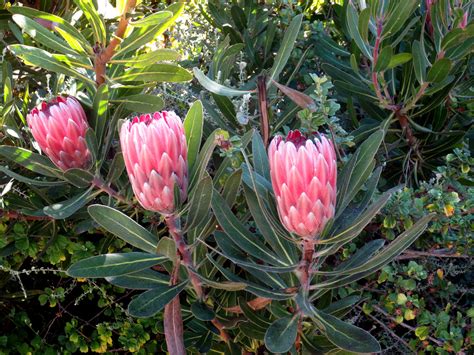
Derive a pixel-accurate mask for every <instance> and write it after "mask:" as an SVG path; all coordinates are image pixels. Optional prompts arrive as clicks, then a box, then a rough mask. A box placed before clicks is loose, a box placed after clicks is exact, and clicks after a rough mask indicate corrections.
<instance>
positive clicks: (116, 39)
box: [94, 0, 137, 86]
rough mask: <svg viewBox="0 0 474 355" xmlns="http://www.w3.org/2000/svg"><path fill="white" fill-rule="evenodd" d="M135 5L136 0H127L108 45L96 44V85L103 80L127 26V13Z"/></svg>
mask: <svg viewBox="0 0 474 355" xmlns="http://www.w3.org/2000/svg"><path fill="white" fill-rule="evenodd" d="M136 5H137V0H127V2H126V4H125V6H124V8H123V13H122V15H121V17H120V21H119V23H118V26H117V30H116V31H115V34H114V35H113V36H112V39H111V40H110V43H109V45H108V46H107V47H106V48H105V49H104V48H103V47H102V44H101V43H99V44H98V47H97V50H96V56H95V59H94V71H95V81H96V84H97V86H100V85H101V84H103V83H104V82H105V71H106V67H107V63H108V62H109V61H110V59H111V58H112V57H113V55H114V54H115V49H116V48H117V46H118V45H119V44H120V42H121V41H122V39H123V36H124V35H125V31H126V30H127V27H128V18H127V14H128V13H129V12H130V11H131V10H133V9H134V8H135V6H136Z"/></svg>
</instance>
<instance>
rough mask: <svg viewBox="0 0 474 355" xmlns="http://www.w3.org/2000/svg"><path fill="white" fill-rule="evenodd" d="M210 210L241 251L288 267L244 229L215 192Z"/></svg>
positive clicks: (270, 262)
mask: <svg viewBox="0 0 474 355" xmlns="http://www.w3.org/2000/svg"><path fill="white" fill-rule="evenodd" d="M212 209H213V211H214V214H215V216H216V218H217V221H218V222H219V225H220V226H221V227H222V228H223V229H224V231H225V232H226V234H227V236H228V237H229V238H230V239H232V241H233V242H234V243H235V244H236V245H238V246H239V247H240V248H242V250H244V251H246V252H247V253H249V254H250V255H252V256H254V257H256V258H258V259H261V260H263V261H265V262H267V263H269V264H270V265H272V264H273V265H280V266H288V265H285V264H284V263H283V262H282V261H281V259H280V258H279V257H277V256H276V255H275V254H274V253H273V252H272V251H270V250H269V249H268V248H267V247H266V246H265V245H264V244H263V243H262V242H261V241H260V240H259V239H258V238H257V237H256V236H255V235H253V234H252V233H250V232H249V231H248V230H247V229H246V228H245V226H244V225H243V224H242V223H241V222H240V221H239V220H238V219H237V217H236V216H234V214H233V213H232V211H231V209H230V208H229V206H227V204H226V203H225V200H224V199H223V198H222V196H221V195H220V194H219V193H218V192H217V191H215V192H214V193H213V195H212Z"/></svg>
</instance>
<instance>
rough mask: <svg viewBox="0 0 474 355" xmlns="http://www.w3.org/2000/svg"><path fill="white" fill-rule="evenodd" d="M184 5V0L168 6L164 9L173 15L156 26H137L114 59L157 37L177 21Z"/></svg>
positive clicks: (120, 57)
mask: <svg viewBox="0 0 474 355" xmlns="http://www.w3.org/2000/svg"><path fill="white" fill-rule="evenodd" d="M184 5H185V3H184V2H179V3H176V4H172V5H170V6H168V7H167V8H166V9H164V10H165V11H170V12H172V13H173V16H172V17H169V18H168V19H167V20H166V21H164V22H162V23H160V24H158V25H156V26H146V27H136V28H135V29H134V30H133V32H132V33H131V34H130V35H129V36H127V38H125V39H124V40H123V42H122V43H121V44H120V47H119V49H118V50H117V52H116V53H115V54H114V55H113V57H112V59H122V58H123V56H124V54H126V53H128V52H130V51H133V50H135V49H138V48H140V47H142V46H144V45H145V44H147V43H149V42H151V41H153V40H154V39H155V38H157V37H158V36H159V35H161V34H162V33H163V32H164V31H165V30H166V29H167V28H168V27H169V26H170V25H172V24H173V23H174V22H175V21H176V19H177V18H178V17H179V15H180V14H181V12H182V11H183V9H184Z"/></svg>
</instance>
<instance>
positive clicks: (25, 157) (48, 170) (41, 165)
mask: <svg viewBox="0 0 474 355" xmlns="http://www.w3.org/2000/svg"><path fill="white" fill-rule="evenodd" d="M0 155H1V156H3V157H4V158H5V159H8V160H10V161H12V162H14V163H17V164H20V165H21V166H23V167H25V168H27V169H28V170H31V171H33V172H35V173H38V174H42V175H45V176H49V177H58V176H60V175H61V174H60V172H59V171H58V169H57V168H56V166H54V164H53V163H52V162H51V160H49V159H48V158H47V157H45V156H43V155H40V154H37V153H33V152H32V151H29V150H26V149H23V148H19V147H13V146H10V145H2V146H0Z"/></svg>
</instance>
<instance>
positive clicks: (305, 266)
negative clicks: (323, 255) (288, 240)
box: [299, 239, 315, 293]
mask: <svg viewBox="0 0 474 355" xmlns="http://www.w3.org/2000/svg"><path fill="white" fill-rule="evenodd" d="M314 245H315V243H314V240H312V239H303V255H302V258H301V262H300V266H299V272H300V282H301V287H302V288H303V291H304V293H307V292H308V290H309V285H310V283H311V266H312V264H313V256H314Z"/></svg>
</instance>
